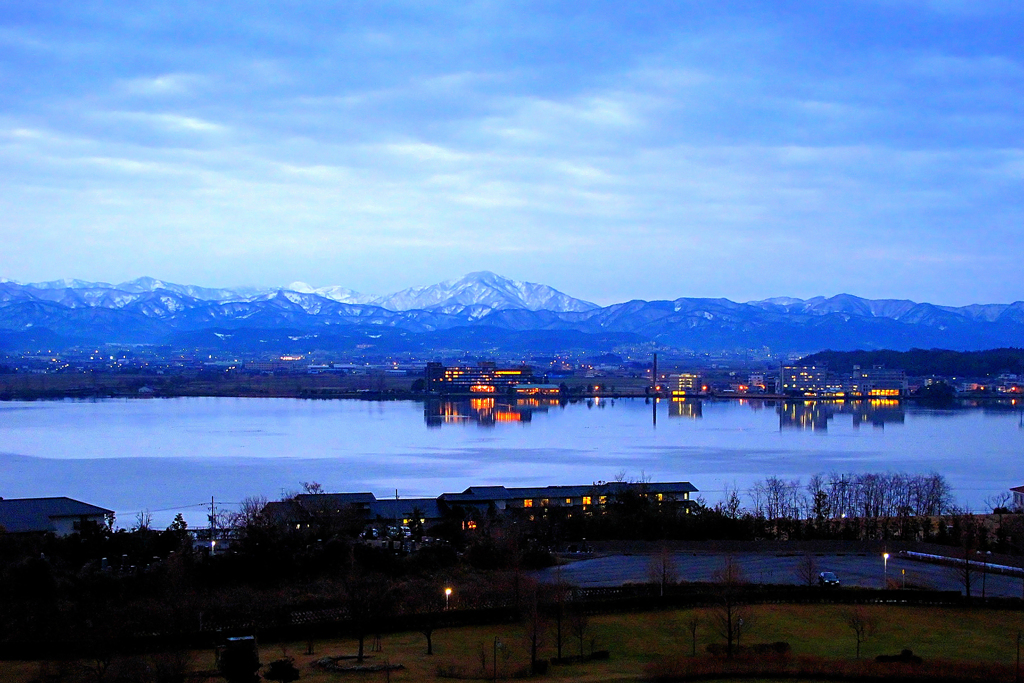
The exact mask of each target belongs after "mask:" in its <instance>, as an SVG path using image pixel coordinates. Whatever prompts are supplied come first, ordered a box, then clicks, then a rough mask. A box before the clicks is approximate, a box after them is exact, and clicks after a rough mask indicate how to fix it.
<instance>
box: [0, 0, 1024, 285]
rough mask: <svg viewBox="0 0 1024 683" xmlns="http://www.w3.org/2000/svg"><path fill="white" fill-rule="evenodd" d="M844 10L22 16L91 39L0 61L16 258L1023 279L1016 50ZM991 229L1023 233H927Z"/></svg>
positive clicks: (368, 275) (11, 271)
mask: <svg viewBox="0 0 1024 683" xmlns="http://www.w3.org/2000/svg"><path fill="white" fill-rule="evenodd" d="M844 7H845V8H846V10H848V11H849V14H848V16H847V22H846V23H845V24H842V23H840V24H837V23H836V22H834V21H831V20H830V19H829V16H826V14H825V13H823V12H819V11H817V10H816V9H815V6H813V5H810V4H808V5H806V6H803V10H804V11H802V12H783V11H781V10H778V11H776V10H771V9H762V10H754V9H750V8H748V7H745V6H743V5H740V4H733V3H724V4H722V5H715V7H714V8H705V9H702V10H698V9H696V8H695V6H689V5H687V6H678V5H675V4H671V3H670V4H665V5H656V6H652V7H651V8H649V9H648V11H646V12H643V11H640V10H639V9H636V8H621V7H616V8H612V6H611V5H603V4H600V3H598V4H596V5H594V6H591V7H587V8H580V9H578V10H572V11H570V10H568V9H564V8H563V9H561V10H551V11H547V10H545V11H540V10H539V9H538V8H536V7H535V8H532V9H531V8H528V7H526V8H524V7H520V6H518V5H514V4H510V3H501V2H498V3H487V4H486V7H484V6H476V5H474V6H472V7H465V8H460V9H452V10H424V9H422V8H420V9H416V8H411V7H407V6H404V5H401V4H399V5H391V4H384V5H382V6H380V7H377V8H372V9H364V10H358V9H351V8H350V9H338V8H336V9H332V10H327V9H321V10H318V12H320V14H317V13H314V15H315V16H308V17H307V16H305V14H306V12H305V10H301V11H300V9H296V10H295V11H292V10H290V9H288V8H277V9H272V8H271V9H261V10H257V11H254V12H252V13H251V14H246V15H245V16H243V17H239V20H238V21H229V18H232V17H234V13H235V10H234V9H232V7H231V6H226V7H224V8H221V9H220V10H219V11H216V12H213V13H212V14H210V15H209V16H203V17H198V16H195V15H192V14H190V13H189V12H188V11H187V10H183V13H182V14H181V15H174V16H173V17H171V18H170V19H169V21H170V24H167V25H163V24H161V21H159V20H158V17H157V16H155V15H152V14H149V13H147V12H145V11H135V12H132V13H128V14H127V15H125V16H123V17H122V16H118V15H117V14H116V13H114V12H104V11H103V10H102V9H101V8H93V10H91V11H90V12H86V13H84V14H70V13H62V12H60V11H55V12H51V13H50V14H48V15H46V16H44V17H43V18H41V19H39V20H38V21H37V22H36V23H32V22H31V21H29V20H26V21H28V23H27V24H26V23H23V24H21V25H20V26H19V28H18V29H17V30H14V31H13V32H12V30H11V29H5V31H4V32H0V43H3V44H4V45H8V46H9V47H8V48H7V49H8V50H10V51H11V54H12V55H13V56H14V59H13V62H12V63H13V64H17V63H19V62H24V63H29V62H30V61H31V59H33V58H34V57H33V55H36V54H37V52H38V50H39V49H40V48H39V45H57V44H59V43H60V41H61V40H62V39H63V40H65V42H66V44H67V45H68V46H69V47H68V49H69V50H73V51H74V54H75V57H74V59H71V58H70V57H68V56H67V55H68V54H70V53H66V54H65V53H60V52H59V51H58V52H55V53H53V55H51V56H50V57H47V60H49V61H47V68H46V69H45V70H44V71H43V73H42V76H41V77H40V78H39V79H34V80H33V79H30V78H29V76H28V74H29V70H26V69H20V70H17V69H15V70H12V69H11V68H6V69H2V70H0V78H3V79H5V80H4V84H5V86H10V87H5V90H6V94H3V93H0V106H2V109H0V110H2V111H4V112H5V113H4V115H3V116H2V118H0V181H2V185H0V187H2V188H3V189H0V208H2V209H3V210H4V211H5V215H7V216H8V217H9V218H8V227H7V228H6V229H7V230H9V231H10V232H11V234H12V241H11V245H12V246H11V249H12V251H10V252H9V253H10V256H9V258H10V259H11V260H10V262H8V263H5V264H3V265H4V267H5V268H6V269H7V272H4V273H3V274H4V275H7V276H11V277H18V278H20V279H25V280H43V279H49V278H55V277H64V276H79V277H86V278H90V279H108V280H121V279H128V278H130V277H134V276H137V275H140V274H143V273H149V274H153V275H157V276H160V277H164V278H168V279H179V280H191V281H197V282H198V283H199V284H216V283H215V282H210V281H209V278H210V274H211V273H216V277H217V278H219V281H220V282H222V283H225V284H226V283H232V284H234V283H238V282H245V281H250V282H253V283H254V284H277V283H278V281H291V280H293V279H304V280H310V281H318V282H330V283H337V284H341V285H344V286H349V287H352V288H354V289H358V290H368V291H391V290H394V289H397V288H399V287H400V286H405V285H408V284H423V283H425V282H431V281H436V280H440V279H444V278H446V277H451V276H453V275H457V274H459V273H461V272H464V271H466V270H471V269H479V268H487V269H491V270H496V271H503V272H506V273H507V274H509V275H513V276H516V277H519V278H521V279H530V280H534V281H550V282H555V281H557V280H559V279H561V282H559V283H558V284H560V285H561V286H562V287H564V288H567V289H569V290H570V291H571V293H574V294H577V295H579V296H583V297H586V298H593V299H597V300H604V301H607V300H608V299H610V298H615V297H622V298H633V297H643V298H657V297H662V298H675V297H677V296H682V295H687V294H701V295H708V296H721V295H724V296H731V297H733V298H763V297H765V296H771V295H775V294H781V293H791V294H800V295H805V296H811V295H815V294H820V293H822V292H823V291H854V292H856V293H859V294H862V295H881V294H886V293H891V294H901V295H905V296H910V295H911V294H913V295H914V296H916V297H917V298H920V299H936V300H941V301H940V302H941V303H968V302H967V301H962V300H958V299H957V297H960V296H964V294H963V292H964V289H963V287H961V286H958V284H959V283H958V282H956V280H957V279H958V278H959V279H961V281H967V280H970V281H971V282H973V283H984V286H983V289H982V291H987V292H988V293H989V294H987V295H986V298H987V299H990V300H999V299H1001V298H1006V296H1007V294H1008V293H1009V291H1010V288H1009V287H1008V285H1007V284H1006V283H1005V280H1004V279H1002V278H997V277H995V276H994V275H993V274H991V273H989V272H987V271H988V269H987V268H986V266H984V265H983V264H985V263H988V262H991V260H992V259H995V260H996V261H999V262H1002V259H1003V258H1004V256H1003V255H1004V254H1007V253H1012V252H1013V251H1014V250H1015V249H1017V250H1019V249H1020V248H1022V247H1024V238H1022V237H1021V236H1019V235H1015V234H1013V232H1012V231H1011V230H1010V229H1009V227H1008V226H1011V225H1013V224H1014V221H1016V220H1018V219H1019V218H1020V217H1021V211H1022V209H1021V202H1020V199H1019V196H1018V194H1019V192H1018V191H1017V190H1019V187H1018V186H1019V182H1020V179H1021V174H1022V162H1021V147H1020V144H1019V139H1018V136H1017V133H1016V131H1019V130H1020V129H1021V124H1022V120H1021V119H1022V118H1024V117H1022V111H1021V109H1020V107H1019V104H1018V102H1019V98H1018V96H1017V95H1016V93H1019V92H1020V88H1021V87H1024V84H1022V83H1021V80H1022V68H1021V64H1022V63H1024V61H1022V59H1021V51H1020V48H1019V45H1018V44H1017V43H1014V42H1012V41H1010V40H1009V38H1007V37H1005V36H1004V34H1003V32H1002V31H1001V29H1000V28H999V25H1000V23H1001V22H1002V21H1003V20H1000V19H998V18H995V19H993V18H991V17H989V16H988V15H972V16H971V18H970V21H971V22H972V24H971V32H970V34H968V33H965V32H964V33H961V32H958V28H957V24H956V20H954V19H952V18H949V16H948V15H946V14H943V13H939V14H936V13H933V12H931V11H925V10H922V9H921V7H920V6H919V5H918V6H915V5H913V4H912V3H895V2H890V3H876V4H874V5H871V4H866V3H865V4H856V3H853V4H849V5H844ZM236 9H237V8H236ZM306 9H308V8H306ZM846 10H844V11H846ZM949 11H952V10H949ZM964 11H967V10H964ZM893 17H899V18H902V20H905V21H910V22H915V21H917V22H919V23H920V31H919V32H918V34H913V35H903V34H899V32H897V31H895V30H890V29H889V28H887V26H888V24H886V23H885V22H883V21H881V20H882V19H885V20H889V19H892V18H893ZM943 22H946V23H943ZM979 22H980V23H979ZM986 22H987V23H986ZM186 26H192V27H193V28H192V29H191V30H194V31H195V35H197V36H202V38H203V39H202V40H193V39H189V40H186V39H185V38H184V36H183V34H180V33H178V31H179V29H180V28H181V27H186ZM324 26H326V27H327V29H329V30H324V28H323V27H324ZM979 26H982V27H989V28H991V31H990V32H989V34H987V35H985V36H981V35H976V33H977V31H978V28H979ZM125 27H130V28H131V29H132V31H130V32H127V33H125V32H124V31H123V30H122V29H124V28H125ZM847 27H849V28H847ZM936 27H938V28H941V29H942V30H943V31H946V32H947V33H949V35H950V36H952V38H955V39H956V40H953V39H952V38H950V39H947V38H946V37H945V34H942V33H941V31H939V30H938V29H937V28H936ZM37 43H38V45H37ZM1018 224H1019V223H1018ZM979 226H980V229H981V230H982V231H984V234H988V235H992V236H993V237H998V238H1000V239H1001V240H1002V241H1001V242H1000V245H1001V246H1000V247H999V248H998V249H994V248H993V247H991V246H990V245H989V243H988V241H986V240H984V239H981V240H974V241H972V242H971V243H970V244H968V245H965V246H964V247H963V249H962V250H961V251H960V252H959V256H960V258H953V256H954V254H951V253H948V252H943V251H941V250H934V249H932V248H931V247H930V245H931V244H933V243H934V242H935V241H936V240H940V239H946V240H949V239H952V238H955V236H956V235H958V234H962V233H963V232H964V231H967V230H977V229H979ZM98 235H99V236H102V239H103V240H110V239H113V240H114V244H115V245H116V246H118V247H119V248H123V249H125V250H126V251H125V252H124V256H119V255H118V254H119V252H118V251H117V250H114V251H113V252H112V251H111V250H110V249H102V248H97V247H96V246H95V245H96V244H97V239H98V238H97V236H98ZM54 244H59V245H60V246H59V248H58V249H56V250H54V248H53V245H54ZM128 249H130V250H131V251H130V256H129V252H128V251H127V250H128ZM176 250H177V251H178V252H180V253H188V254H189V258H180V257H177V258H176V257H175V252H176ZM901 253H903V254H905V255H906V256H905V258H904V259H903V260H902V261H900V260H899V254H901ZM524 254H530V258H529V259H524V258H523V255H524ZM15 257H16V258H15ZM652 257H653V259H654V261H655V262H654V263H652V262H651V260H652ZM926 257H927V258H926ZM929 259H931V260H929ZM943 259H945V260H943ZM566 261H568V263H569V265H568V267H567V265H566ZM385 262H386V263H388V264H389V268H388V269H382V268H381V267H380V265H379V264H380V263H385ZM790 262H793V263H800V264H807V265H806V267H805V268H801V269H800V273H798V274H794V272H792V271H791V270H789V269H788V268H787V263H790ZM680 264H686V265H685V267H681V266H680ZM738 264H742V265H741V272H748V271H749V272H757V273H758V277H757V278H756V279H753V278H751V279H746V278H737V277H736V275H735V273H736V272H737V271H736V268H737V265H738ZM765 264H771V267H765ZM894 264H896V265H894ZM899 266H902V269H901V270H900V277H893V276H892V270H891V269H892V268H894V267H897V268H898V267H899ZM944 267H945V268H946V269H955V270H954V272H955V273H956V275H954V276H953V277H950V276H949V274H948V272H947V274H944V275H943V274H939V273H941V272H942V269H943V268H944ZM886 269H889V270H888V271H887V270H886ZM72 271H73V272H72ZM388 271H391V273H389V272H388ZM567 273H571V276H569V275H567ZM887 273H888V274H887ZM880 275H881V276H883V277H880ZM396 278H398V279H400V280H401V281H396ZM410 280H411V281H410ZM566 283H568V284H566ZM901 288H902V290H905V291H901ZM887 289H888V290H892V291H889V292H887V291H886V290H887ZM782 290H787V291H785V292H783V291H782ZM975 291H977V290H975Z"/></svg>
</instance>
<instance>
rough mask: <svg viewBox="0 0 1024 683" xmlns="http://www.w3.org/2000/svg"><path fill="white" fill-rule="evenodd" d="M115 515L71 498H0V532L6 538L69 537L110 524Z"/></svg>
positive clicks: (110, 511)
mask: <svg viewBox="0 0 1024 683" xmlns="http://www.w3.org/2000/svg"><path fill="white" fill-rule="evenodd" d="M113 521H114V511H113V510H107V509H106V508H101V507H97V506H95V505H90V504H89V503H83V502H81V501H79V500H74V499H73V498H66V497H59V498H8V499H4V498H0V529H2V530H3V531H5V532H7V533H9V534H25V533H53V534H56V535H57V536H70V535H71V534H76V533H79V532H81V531H83V530H85V529H87V528H88V527H89V525H95V526H97V527H102V526H109V525H111V524H113Z"/></svg>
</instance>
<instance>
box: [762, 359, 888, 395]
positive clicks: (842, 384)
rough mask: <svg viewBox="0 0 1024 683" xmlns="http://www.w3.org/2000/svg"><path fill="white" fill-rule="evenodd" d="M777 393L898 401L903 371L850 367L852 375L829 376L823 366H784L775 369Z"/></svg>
mask: <svg viewBox="0 0 1024 683" xmlns="http://www.w3.org/2000/svg"><path fill="white" fill-rule="evenodd" d="M779 392H780V393H782V394H784V395H786V396H794V397H797V396H805V397H823V398H899V397H901V396H905V395H906V393H907V376H906V373H905V372H904V371H903V370H889V369H887V368H885V367H882V366H880V365H876V366H875V367H873V368H870V369H867V368H861V367H860V366H859V365H855V366H853V372H851V373H846V374H837V373H830V372H829V371H828V366H824V365H784V366H782V367H781V368H780V370H779Z"/></svg>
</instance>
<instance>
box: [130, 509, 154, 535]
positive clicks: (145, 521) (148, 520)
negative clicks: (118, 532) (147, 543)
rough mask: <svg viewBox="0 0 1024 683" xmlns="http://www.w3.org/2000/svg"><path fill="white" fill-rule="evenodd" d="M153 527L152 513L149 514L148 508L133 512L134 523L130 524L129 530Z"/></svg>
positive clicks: (146, 529) (142, 529)
mask: <svg viewBox="0 0 1024 683" xmlns="http://www.w3.org/2000/svg"><path fill="white" fill-rule="evenodd" d="M152 528H153V515H152V514H150V512H149V510H140V511H138V512H136V513H135V524H133V525H132V528H131V530H132V531H133V532H135V531H149V530H150V529H152Z"/></svg>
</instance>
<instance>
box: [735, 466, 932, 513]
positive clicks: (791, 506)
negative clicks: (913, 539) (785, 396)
mask: <svg viewBox="0 0 1024 683" xmlns="http://www.w3.org/2000/svg"><path fill="white" fill-rule="evenodd" d="M747 493H748V496H749V498H750V502H751V508H750V510H749V512H750V514H752V515H753V516H754V517H759V518H762V519H811V520H818V521H823V520H828V519H839V518H843V517H861V518H872V519H878V518H886V517H928V516H935V515H941V514H944V513H945V512H946V511H948V510H949V509H950V506H951V503H952V495H951V491H950V487H949V484H948V483H946V480H945V478H944V477H943V476H942V475H941V474H936V473H932V474H906V473H903V472H883V473H864V474H840V473H838V472H831V473H829V474H827V475H826V474H816V475H814V476H813V477H811V478H810V480H809V481H808V482H807V484H806V485H804V484H802V483H801V482H800V480H799V479H792V480H786V479H783V478H780V477H775V476H771V477H767V478H765V479H762V480H760V481H757V482H755V483H754V485H753V486H752V487H751V488H750V490H749V491H748V492H747ZM727 498H729V497H728V496H727ZM731 500H732V505H731V507H732V508H733V509H734V510H735V512H736V513H738V512H739V510H738V496H736V494H735V493H733V494H732V496H731ZM734 514H735V513H734Z"/></svg>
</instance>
